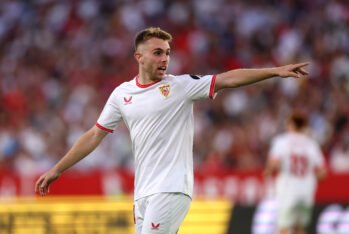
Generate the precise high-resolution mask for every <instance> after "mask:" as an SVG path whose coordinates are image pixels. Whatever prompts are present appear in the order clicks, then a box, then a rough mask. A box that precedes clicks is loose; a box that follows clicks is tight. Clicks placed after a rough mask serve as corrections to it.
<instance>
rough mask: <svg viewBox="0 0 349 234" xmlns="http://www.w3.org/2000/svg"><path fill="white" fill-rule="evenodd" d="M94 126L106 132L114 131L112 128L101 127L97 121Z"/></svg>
mask: <svg viewBox="0 0 349 234" xmlns="http://www.w3.org/2000/svg"><path fill="white" fill-rule="evenodd" d="M96 126H97V127H98V128H100V129H102V130H103V131H106V132H110V133H113V132H114V131H113V130H112V129H109V128H105V127H103V126H102V125H100V124H99V123H96Z"/></svg>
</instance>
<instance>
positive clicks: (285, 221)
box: [277, 200, 297, 228]
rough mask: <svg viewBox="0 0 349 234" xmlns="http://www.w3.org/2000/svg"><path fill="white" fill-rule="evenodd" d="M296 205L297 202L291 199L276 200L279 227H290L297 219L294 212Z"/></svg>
mask: <svg viewBox="0 0 349 234" xmlns="http://www.w3.org/2000/svg"><path fill="white" fill-rule="evenodd" d="M296 206H297V204H296V203H295V202H293V201H291V200H288V201H286V200H284V201H279V202H278V209H277V214H278V218H277V225H278V227H279V228H290V227H292V226H294V225H295V223H296V219H297V215H296V213H295V207H296Z"/></svg>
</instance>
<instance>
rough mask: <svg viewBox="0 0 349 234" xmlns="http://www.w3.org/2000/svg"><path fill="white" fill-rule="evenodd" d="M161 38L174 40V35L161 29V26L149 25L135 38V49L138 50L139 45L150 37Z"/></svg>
mask: <svg viewBox="0 0 349 234" xmlns="http://www.w3.org/2000/svg"><path fill="white" fill-rule="evenodd" d="M153 37H155V38H159V39H162V40H165V41H168V42H171V41H172V35H171V34H169V33H168V32H166V31H164V30H162V29H160V28H158V27H157V28H155V27H149V28H146V29H144V30H142V31H140V32H139V33H137V36H136V39H135V50H137V48H138V46H139V45H140V44H142V43H144V42H146V41H147V40H149V39H150V38H153Z"/></svg>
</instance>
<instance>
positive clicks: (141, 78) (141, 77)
mask: <svg viewBox="0 0 349 234" xmlns="http://www.w3.org/2000/svg"><path fill="white" fill-rule="evenodd" d="M160 80H161V79H159V78H156V77H153V76H151V75H150V74H149V73H146V72H144V71H143V70H141V69H140V70H139V74H138V82H139V83H140V84H142V85H147V84H152V83H154V82H158V81H160Z"/></svg>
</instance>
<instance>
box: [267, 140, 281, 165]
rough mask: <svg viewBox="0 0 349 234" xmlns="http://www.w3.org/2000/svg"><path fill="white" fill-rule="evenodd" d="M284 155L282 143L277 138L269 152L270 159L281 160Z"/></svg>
mask: <svg viewBox="0 0 349 234" xmlns="http://www.w3.org/2000/svg"><path fill="white" fill-rule="evenodd" d="M282 154H283V147H282V143H281V141H280V139H279V138H276V139H274V140H273V141H272V143H271V147H270V150H269V158H270V159H278V160H279V159H280V158H281V155H282Z"/></svg>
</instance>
